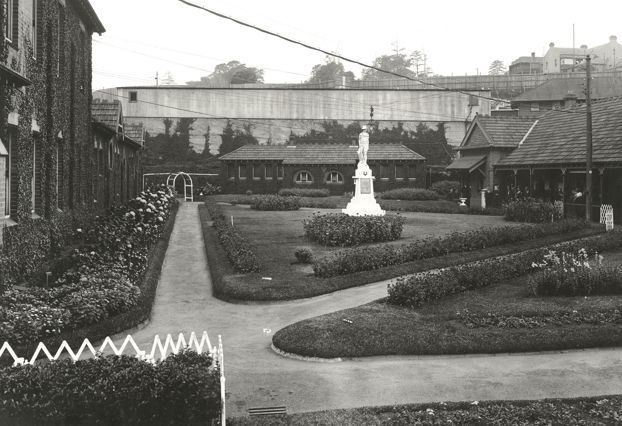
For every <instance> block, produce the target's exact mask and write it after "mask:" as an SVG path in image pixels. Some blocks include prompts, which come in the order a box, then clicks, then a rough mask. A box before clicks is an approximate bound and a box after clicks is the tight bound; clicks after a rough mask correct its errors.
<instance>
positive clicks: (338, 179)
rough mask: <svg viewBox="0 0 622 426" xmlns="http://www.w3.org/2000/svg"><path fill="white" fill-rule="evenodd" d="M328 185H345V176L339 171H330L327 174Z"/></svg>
mask: <svg viewBox="0 0 622 426" xmlns="http://www.w3.org/2000/svg"><path fill="white" fill-rule="evenodd" d="M326 183H333V184H339V183H343V175H342V174H341V173H339V172H337V171H334V170H333V171H330V172H328V173H326Z"/></svg>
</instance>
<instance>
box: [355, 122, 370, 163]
mask: <svg viewBox="0 0 622 426" xmlns="http://www.w3.org/2000/svg"><path fill="white" fill-rule="evenodd" d="M367 150H369V133H367V126H363V130H362V131H361V133H359V149H358V151H357V152H356V153H357V154H358V156H359V165H360V164H364V165H367Z"/></svg>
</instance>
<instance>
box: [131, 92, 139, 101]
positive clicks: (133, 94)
mask: <svg viewBox="0 0 622 426" xmlns="http://www.w3.org/2000/svg"><path fill="white" fill-rule="evenodd" d="M130 102H138V92H137V91H135V90H132V91H130Z"/></svg>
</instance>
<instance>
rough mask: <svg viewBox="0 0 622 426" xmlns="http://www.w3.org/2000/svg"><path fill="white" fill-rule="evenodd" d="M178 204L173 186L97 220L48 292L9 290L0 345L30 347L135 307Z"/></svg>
mask: <svg viewBox="0 0 622 426" xmlns="http://www.w3.org/2000/svg"><path fill="white" fill-rule="evenodd" d="M175 203H176V201H175V199H174V196H173V193H172V191H171V190H170V189H169V188H166V187H161V188H158V189H155V190H150V191H146V192H143V193H141V194H140V196H138V197H137V198H135V199H133V200H131V201H130V202H129V203H128V204H127V205H125V206H122V207H117V208H115V209H113V210H112V212H111V213H110V214H109V215H107V216H103V217H98V218H97V219H96V222H95V226H93V227H92V229H90V230H87V231H83V230H81V229H78V230H76V231H78V232H77V233H78V234H83V244H82V245H81V246H80V248H77V249H75V250H74V251H73V252H72V253H71V255H70V256H69V257H68V258H64V259H61V260H60V261H59V262H58V264H57V265H56V267H53V268H52V269H53V274H52V276H51V281H50V282H49V288H40V287H28V288H26V289H11V290H8V291H7V292H6V293H5V294H4V295H3V296H2V298H1V299H0V341H3V340H7V341H9V342H10V343H12V344H28V343H32V342H34V341H36V340H39V339H41V338H44V337H48V336H51V335H57V334H60V333H61V332H62V331H65V330H74V329H77V328H80V327H83V326H86V325H89V324H93V323H96V322H99V321H102V320H103V319H106V318H108V317H111V316H114V315H117V314H119V313H122V312H126V311H128V310H130V309H132V308H133V307H135V306H136V305H137V304H138V303H139V301H140V298H141V295H142V292H141V289H140V287H139V282H140V277H141V275H142V274H143V272H144V271H145V269H146V266H147V260H148V254H149V250H150V248H151V247H152V246H153V245H154V244H155V243H156V242H157V240H158V239H159V238H160V235H161V234H162V231H163V229H164V224H165V223H166V220H167V219H168V217H169V215H170V213H171V210H172V207H173V205H174V204H175Z"/></svg>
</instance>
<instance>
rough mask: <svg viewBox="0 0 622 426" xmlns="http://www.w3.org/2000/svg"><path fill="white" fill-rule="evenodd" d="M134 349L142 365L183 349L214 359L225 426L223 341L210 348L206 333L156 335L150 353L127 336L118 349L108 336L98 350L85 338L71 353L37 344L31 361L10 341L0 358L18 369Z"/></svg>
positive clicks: (64, 345)
mask: <svg viewBox="0 0 622 426" xmlns="http://www.w3.org/2000/svg"><path fill="white" fill-rule="evenodd" d="M128 348H129V349H130V350H133V352H134V355H135V356H136V358H139V359H141V360H143V361H145V362H151V363H155V362H156V361H157V360H160V361H161V360H164V359H166V357H167V356H168V355H170V354H178V353H179V352H180V351H182V350H184V349H191V350H194V351H196V352H197V353H198V354H202V353H206V352H207V353H209V354H210V356H211V357H212V359H213V360H215V361H216V365H217V366H218V370H219V373H220V401H221V425H223V426H224V425H225V424H226V423H225V421H226V411H225V409H226V404H225V366H224V353H223V347H222V338H221V336H220V335H219V336H218V344H217V345H212V343H211V341H210V339H209V336H208V335H207V332H206V331H204V332H203V334H202V335H201V338H200V339H198V338H197V335H196V333H195V332H194V331H193V332H192V333H190V338H189V339H188V340H186V338H185V336H184V334H183V333H179V335H178V336H177V340H176V341H175V340H174V339H173V336H172V335H171V334H167V335H166V338H165V339H164V343H162V339H161V338H160V336H159V335H156V336H155V337H154V338H153V344H152V345H151V351H150V352H149V353H147V351H144V350H142V349H141V348H140V347H139V346H138V344H137V343H136V341H135V340H134V338H133V337H132V336H131V335H129V334H128V335H127V337H126V338H125V340H123V343H122V344H121V346H120V347H118V348H117V346H116V345H115V344H114V342H113V341H112V339H111V338H110V336H108V337H106V338H105V339H104V341H103V343H102V344H101V346H100V347H99V350H96V349H95V347H94V346H93V344H92V343H91V342H90V341H89V339H84V341H83V342H82V345H80V348H79V349H78V350H77V351H76V352H74V350H73V349H72V348H71V347H70V346H69V343H67V341H66V340H64V341H63V342H62V343H61V345H60V346H59V348H58V350H57V351H56V353H55V354H52V353H51V352H50V350H49V349H48V348H47V346H45V343H43V342H39V345H38V346H37V349H36V350H35V352H34V354H33V355H32V357H31V358H30V359H25V358H24V357H19V356H18V355H17V354H16V353H15V351H14V350H13V348H12V347H11V345H10V344H9V342H4V343H3V345H2V347H0V358H2V356H3V355H4V354H5V353H7V354H9V355H10V356H11V357H12V358H13V366H14V367H19V366H23V365H34V364H35V363H36V362H37V359H38V358H39V357H41V358H42V359H43V360H45V357H47V359H48V360H49V361H56V360H58V359H60V358H61V357H63V356H67V355H68V356H69V357H70V358H71V359H72V360H73V362H76V361H78V360H80V358H81V357H82V356H86V357H96V358H97V357H99V356H101V355H104V354H105V353H106V351H108V350H109V351H112V353H113V354H114V355H117V356H121V355H127V354H126V353H125V351H126V349H128Z"/></svg>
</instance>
